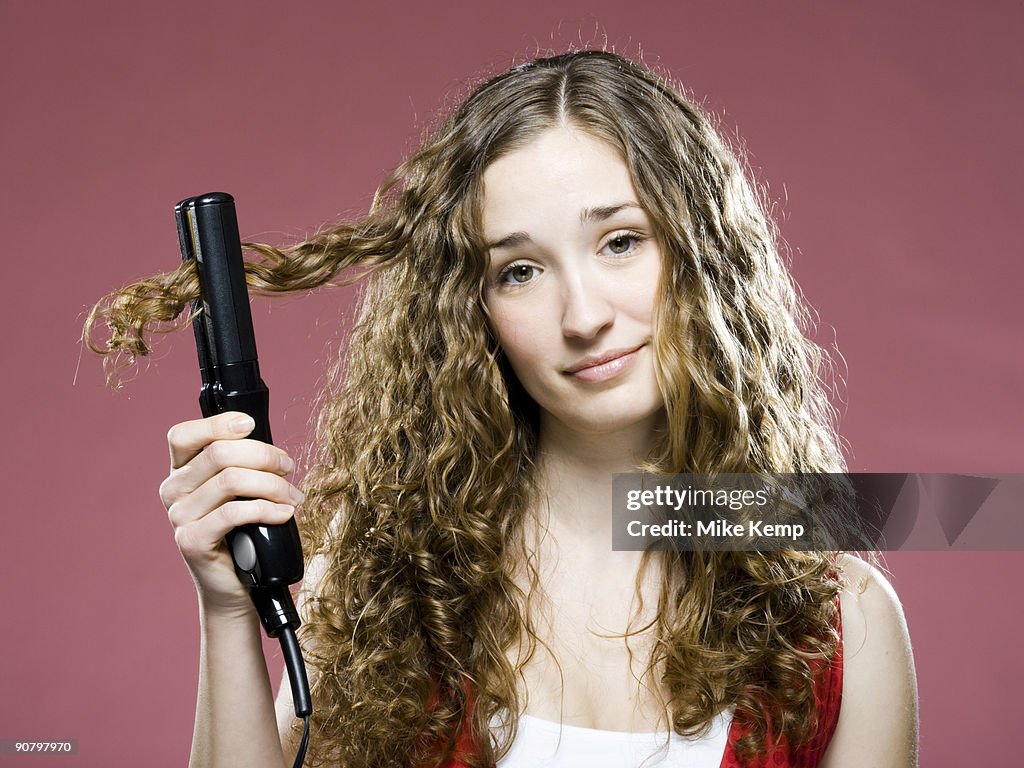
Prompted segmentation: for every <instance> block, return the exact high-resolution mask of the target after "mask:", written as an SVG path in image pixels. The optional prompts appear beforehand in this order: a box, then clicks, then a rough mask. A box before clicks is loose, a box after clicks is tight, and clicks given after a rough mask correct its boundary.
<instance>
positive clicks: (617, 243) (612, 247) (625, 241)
mask: <svg viewBox="0 0 1024 768" xmlns="http://www.w3.org/2000/svg"><path fill="white" fill-rule="evenodd" d="M645 239H646V238H645V237H644V236H643V235H641V234H640V233H639V232H617V233H616V234H614V235H612V237H611V238H610V239H609V240H608V242H607V243H605V244H604V248H602V249H601V250H602V251H604V250H605V249H609V255H611V256H626V255H627V254H630V253H632V252H633V251H635V250H636V249H637V247H639V245H640V243H642V242H643V241H644V240H645ZM631 242H632V243H633V247H632V248H631V247H629V246H630V243H631Z"/></svg>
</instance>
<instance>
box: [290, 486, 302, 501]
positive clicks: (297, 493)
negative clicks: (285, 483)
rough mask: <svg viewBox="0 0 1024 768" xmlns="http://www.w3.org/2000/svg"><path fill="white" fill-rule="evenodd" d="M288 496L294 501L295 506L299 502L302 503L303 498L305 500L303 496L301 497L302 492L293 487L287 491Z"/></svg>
mask: <svg viewBox="0 0 1024 768" xmlns="http://www.w3.org/2000/svg"><path fill="white" fill-rule="evenodd" d="M288 495H289V496H290V497H291V498H292V499H294V501H295V503H296V504H298V503H299V502H300V501H302V500H303V499H304V498H306V497H305V496H303V495H302V491H300V490H299V489H298V488H296V487H295V486H292V488H291V490H289V491H288Z"/></svg>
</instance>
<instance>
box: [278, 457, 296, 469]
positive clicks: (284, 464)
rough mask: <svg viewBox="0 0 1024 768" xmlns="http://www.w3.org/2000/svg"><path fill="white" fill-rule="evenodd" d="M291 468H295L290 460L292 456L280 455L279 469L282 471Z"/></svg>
mask: <svg viewBox="0 0 1024 768" xmlns="http://www.w3.org/2000/svg"><path fill="white" fill-rule="evenodd" d="M293 469H295V462H294V461H293V460H292V457H291V456H282V457H281V471H282V472H291V471H292V470H293Z"/></svg>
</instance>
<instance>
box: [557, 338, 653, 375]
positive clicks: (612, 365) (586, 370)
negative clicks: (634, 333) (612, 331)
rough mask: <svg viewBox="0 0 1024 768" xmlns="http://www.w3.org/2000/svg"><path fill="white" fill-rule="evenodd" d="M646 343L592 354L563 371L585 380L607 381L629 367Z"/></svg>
mask: <svg viewBox="0 0 1024 768" xmlns="http://www.w3.org/2000/svg"><path fill="white" fill-rule="evenodd" d="M646 344H647V342H644V343H643V344H638V345H637V346H635V347H621V348H619V349H611V350H608V351H607V352H602V353H600V354H597V355H590V356H588V357H585V358H583V359H582V360H578V361H577V362H575V363H573V364H572V365H571V366H569V367H568V368H566V369H565V370H564V371H563V373H565V374H566V375H567V376H572V377H573V378H576V379H580V380H583V381H595V382H596V381H605V380H607V379H610V378H613V377H615V376H618V375H619V374H620V373H622V372H623V371H625V370H626V369H627V368H629V367H630V366H631V365H632V364H633V362H634V361H635V360H636V356H637V353H638V352H639V351H640V349H642V348H643V347H644V346H646Z"/></svg>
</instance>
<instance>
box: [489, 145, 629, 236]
mask: <svg viewBox="0 0 1024 768" xmlns="http://www.w3.org/2000/svg"><path fill="white" fill-rule="evenodd" d="M630 200H631V201H634V202H635V201H636V200H637V196H636V191H635V189H634V187H633V181H632V179H631V178H630V174H629V168H628V167H627V166H626V163H625V162H624V161H623V159H622V157H621V156H620V155H619V153H618V151H617V150H616V149H615V148H614V147H612V146H611V145H610V144H608V143H607V142H605V141H603V140H601V139H598V138H595V137H593V136H591V135H590V134H588V133H585V132H584V131H581V130H579V129H578V128H570V127H564V126H560V127H558V128H552V129H550V130H548V131H545V132H544V133H542V134H540V135H539V136H538V137H537V138H535V139H534V140H533V141H531V142H530V143H528V144H526V145H524V146H522V147H520V148H518V149H516V150H514V151H512V152H510V153H508V154H506V155H503V156H502V157H500V158H498V159H497V160H495V161H494V162H493V163H491V165H490V166H488V167H487V169H486V170H485V171H484V175H483V199H482V201H481V203H482V206H481V214H482V218H483V226H484V231H485V232H486V233H487V234H488V235H489V236H493V235H498V234H500V233H499V232H498V230H499V229H504V228H507V227H509V226H513V227H518V226H520V225H521V224H525V223H528V221H524V219H527V220H528V219H530V218H531V217H532V216H536V215H553V214H557V213H569V214H572V215H578V212H579V211H580V210H582V209H584V208H592V207H597V206H601V205H607V204H608V203H609V201H613V202H624V201H630Z"/></svg>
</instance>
